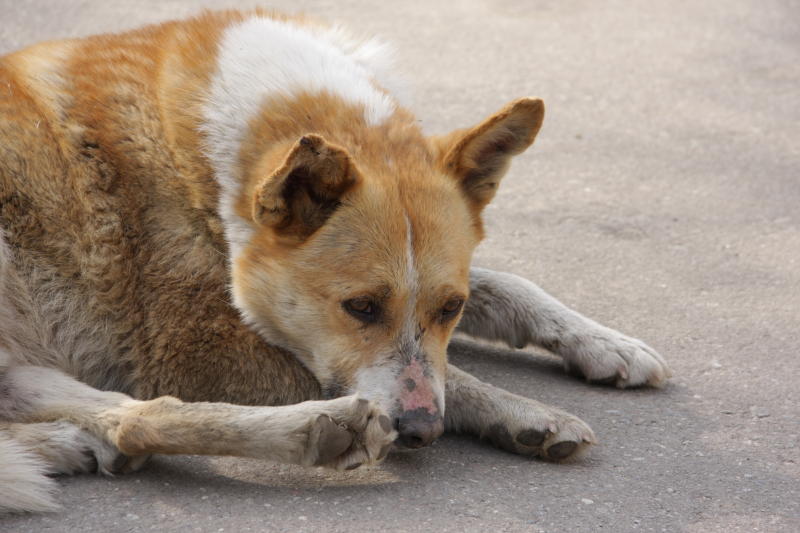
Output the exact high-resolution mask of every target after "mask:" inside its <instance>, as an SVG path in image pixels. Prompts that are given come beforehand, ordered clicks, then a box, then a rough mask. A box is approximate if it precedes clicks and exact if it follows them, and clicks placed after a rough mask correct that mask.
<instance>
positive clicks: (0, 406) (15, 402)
mask: <svg viewBox="0 0 800 533" xmlns="http://www.w3.org/2000/svg"><path fill="white" fill-rule="evenodd" d="M3 380H4V382H3V383H0V389H3V388H4V389H5V391H7V392H8V398H10V400H8V401H6V402H3V401H2V399H0V418H5V419H10V420H14V421H17V422H28V423H30V422H51V421H56V420H65V421H68V422H71V423H73V424H75V425H77V426H79V427H81V428H83V429H85V430H87V431H89V432H90V433H92V434H93V435H95V436H97V437H100V438H103V439H105V440H106V441H107V442H109V443H111V444H113V445H114V446H115V447H116V448H117V449H118V450H120V451H121V452H122V453H124V454H126V455H128V456H133V457H138V456H144V455H149V454H154V453H162V454H198V455H236V456H245V457H256V458H262V459H270V460H275V461H280V462H286V463H294V464H302V465H325V466H331V467H336V468H354V467H356V466H359V465H361V464H362V463H367V462H374V461H377V460H380V459H382V458H383V457H384V456H385V455H386V452H387V451H388V449H389V445H390V444H391V442H392V441H393V440H394V438H395V437H396V432H395V431H394V430H393V429H392V427H391V423H390V420H389V418H388V417H387V416H385V415H384V414H383V413H382V412H381V411H380V409H379V408H378V407H377V406H376V405H375V404H373V403H371V402H369V401H367V400H364V399H360V398H356V397H353V396H348V397H344V398H337V399H335V400H328V401H312V402H304V403H300V404H295V405H288V406H281V407H249V406H239V405H232V404H226V403H207V402H196V403H185V402H182V401H180V400H178V399H176V398H173V397H169V396H164V397H160V398H156V399H154V400H147V401H139V400H134V399H132V398H130V397H129V396H127V395H125V394H120V393H116V392H103V391H98V390H96V389H93V388H91V387H89V386H87V385H85V384H83V383H80V382H78V381H76V380H74V379H72V378H70V377H68V376H66V375H64V374H62V373H61V372H58V371H56V370H52V369H47V368H41V367H15V368H11V369H10V370H8V371H7V372H6V373H5V375H4V376H3Z"/></svg>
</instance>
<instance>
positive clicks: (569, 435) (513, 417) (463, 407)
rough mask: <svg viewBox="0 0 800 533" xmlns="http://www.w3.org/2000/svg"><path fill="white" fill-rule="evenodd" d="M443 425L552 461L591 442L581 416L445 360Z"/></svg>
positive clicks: (576, 453) (576, 452)
mask: <svg viewBox="0 0 800 533" xmlns="http://www.w3.org/2000/svg"><path fill="white" fill-rule="evenodd" d="M445 406H446V409H445V430H446V431H451V432H454V433H467V434H471V435H477V436H478V437H481V438H483V439H487V440H489V441H491V442H492V443H493V444H494V445H495V446H497V447H498V448H502V449H504V450H506V451H509V452H513V453H519V454H522V455H534V456H537V457H541V458H543V459H548V460H551V461H565V460H570V459H574V458H576V457H580V455H581V454H582V453H583V452H584V451H585V450H586V448H588V447H589V446H590V445H591V444H593V443H594V442H595V437H594V433H592V430H591V428H589V426H588V425H586V423H585V422H583V421H582V420H580V419H579V418H577V417H575V416H573V415H571V414H569V413H567V412H565V411H562V410H560V409H557V408H555V407H551V406H549V405H545V404H542V403H539V402H537V401H535V400H531V399H529V398H525V397H522V396H518V395H516V394H513V393H510V392H508V391H505V390H503V389H500V388H497V387H494V386H492V385H490V384H488V383H484V382H482V381H480V380H479V379H477V378H476V377H474V376H472V375H470V374H468V373H466V372H464V371H463V370H460V369H458V368H456V367H455V366H453V365H448V366H447V385H446V386H445Z"/></svg>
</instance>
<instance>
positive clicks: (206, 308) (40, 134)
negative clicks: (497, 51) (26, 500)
mask: <svg viewBox="0 0 800 533" xmlns="http://www.w3.org/2000/svg"><path fill="white" fill-rule="evenodd" d="M250 17H276V19H277V20H282V21H291V23H292V24H296V25H298V27H313V28H320V27H322V26H320V25H319V23H316V22H310V21H308V20H305V19H300V18H295V19H289V18H287V17H283V16H280V15H274V14H268V13H265V12H261V11H255V12H248V13H242V12H234V11H230V12H220V13H206V14H203V15H201V16H199V17H197V18H194V19H190V20H187V21H183V22H169V23H166V24H162V25H158V26H151V27H147V28H143V29H141V30H137V31H133V32H128V33H124V34H119V35H104V36H98V37H91V38H87V39H82V40H70V41H60V42H52V43H44V44H41V45H38V46H35V47H32V48H29V49H27V50H23V51H21V52H18V53H15V54H11V55H9V56H6V57H3V58H0V300H1V301H0V303H2V306H0V350H5V352H3V351H0V355H2V354H5V355H3V357H4V359H2V360H0V391H3V392H0V420H6V421H8V422H11V423H15V424H19V423H26V424H30V423H37V424H66V425H62V426H40V427H41V428H43V429H42V431H44V430H45V429H46V430H47V431H54V432H55V433H56V434H57V435H59V437H58V439H60V440H58V439H57V440H58V442H64V439H65V438H66V437H64V435H71V436H72V437H70V438H72V439H73V440H72V441H70V442H75V443H77V442H78V440H80V439H84V437H83V433H81V432H86V435H88V437H86V439H89V440H91V439H93V438H94V439H97V438H99V439H101V441H102V442H103V443H104V445H105V446H107V445H113V448H112V449H113V450H120V451H121V452H123V453H124V454H127V455H131V456H141V457H144V456H146V455H148V454H151V453H208V454H232V455H248V456H255V457H262V458H268V459H274V460H280V461H288V462H295V463H299V464H306V465H310V464H325V465H328V466H335V467H339V468H350V467H354V466H358V465H359V464H361V463H363V462H371V461H377V460H380V459H382V458H383V456H385V454H386V451H387V449H388V444H389V443H390V442H391V441H392V440H393V439H394V438H395V436H396V435H397V433H396V432H395V431H394V429H393V427H392V426H393V425H394V426H395V427H397V428H398V429H399V431H400V434H401V437H402V435H403V434H404V433H403V432H404V431H405V430H404V429H403V424H404V418H403V416H405V415H404V413H406V414H407V413H411V414H414V415H415V416H417V418H413V419H410V422H409V424H422V425H423V426H424V427H423V426H420V427H423V430H424V431H423V430H420V431H422V433H423V434H424V435H423V439H422V440H424V441H425V443H427V442H429V441H430V440H432V438H435V437H436V436H438V434H439V433H441V430H442V428H443V425H444V424H445V423H446V424H447V426H448V427H449V428H450V429H452V430H466V431H470V432H473V433H476V434H478V435H481V436H486V437H487V438H492V439H493V440H496V441H497V442H496V443H497V444H498V445H500V446H502V447H505V448H506V449H510V450H512V451H518V452H520V453H530V454H535V455H541V456H543V457H549V458H553V459H562V458H564V457H566V456H569V455H575V454H577V453H578V452H579V451H580V450H582V449H583V448H585V446H586V444H588V443H591V442H593V440H594V437H593V435H592V433H591V430H590V429H589V428H588V427H587V426H586V425H585V424H583V423H582V422H580V421H579V420H578V419H575V418H574V417H570V415H567V414H566V413H563V412H560V411H557V410H554V409H551V408H547V407H546V406H542V405H541V404H536V403H535V402H532V401H531V400H525V399H522V398H519V397H516V396H513V395H511V394H510V393H505V392H504V391H500V392H497V391H496V390H495V391H493V390H492V389H491V388H489V386H488V385H485V384H480V382H477V380H475V379H474V378H471V377H470V376H467V375H466V374H464V373H463V372H460V371H458V370H457V369H454V368H452V367H450V368H448V365H447V359H446V353H447V352H446V348H447V345H448V343H449V341H450V337H451V335H452V333H453V330H454V328H455V326H456V324H457V322H458V318H459V316H460V314H461V312H462V307H463V303H464V302H465V301H466V300H467V298H468V296H469V294H470V276H471V274H470V258H471V254H472V250H473V248H474V247H475V246H476V245H477V243H478V242H479V241H480V239H481V238H482V237H483V229H482V225H481V221H480V212H481V210H482V209H483V207H484V206H485V205H486V204H487V203H488V202H489V201H490V200H491V198H492V197H493V196H494V192H495V190H496V188H497V184H498V182H499V180H500V179H501V178H502V175H503V174H504V173H505V171H506V169H507V168H508V164H509V161H510V158H511V157H512V156H513V155H516V154H518V153H520V152H522V151H523V150H524V149H525V148H527V147H528V146H529V145H530V144H531V143H532V142H533V140H534V138H535V136H536V134H537V132H538V131H539V127H540V126H541V122H542V119H543V105H542V102H541V101H540V100H536V99H531V98H526V99H520V100H518V101H516V102H512V103H511V104H509V106H507V107H506V108H504V109H502V110H501V111H500V112H498V113H496V114H495V115H493V116H492V117H490V118H489V119H487V120H486V121H485V122H483V123H482V124H479V125H477V126H475V127H474V128H470V129H466V130H459V131H456V132H454V133H453V134H451V135H448V136H444V137H440V138H435V139H429V138H426V137H425V136H424V135H423V134H422V132H421V131H420V130H419V128H418V126H417V121H416V120H415V119H414V117H413V116H412V115H411V113H409V112H408V111H407V110H405V109H403V108H402V107H401V106H399V105H397V107H396V109H395V110H394V111H393V113H392V114H391V115H390V116H389V117H388V118H386V119H385V120H381V121H380V122H379V123H375V124H373V123H369V121H368V120H367V119H366V118H365V110H364V109H363V108H362V107H361V106H360V105H359V104H358V103H353V102H351V101H346V100H345V99H344V98H343V97H342V96H341V95H337V94H336V93H335V92H326V91H316V92H310V91H303V90H296V91H294V92H292V93H287V94H280V95H275V94H273V95H269V96H265V98H264V100H263V102H262V103H261V106H260V109H259V111H258V113H257V114H256V115H254V116H252V117H248V120H249V122H248V129H247V131H246V133H245V134H244V136H243V138H242V139H239V140H238V144H237V147H238V152H237V153H235V154H231V155H232V156H234V170H233V174H234V178H235V179H236V180H237V183H238V184H239V185H240V188H239V192H238V195H237V196H236V197H235V198H233V199H232V200H231V201H232V202H233V203H232V206H231V214H229V215H226V216H237V217H239V220H240V222H239V223H240V224H241V225H242V226H243V227H245V228H246V229H247V231H248V232H249V233H250V236H249V237H248V240H247V242H246V244H245V245H244V246H243V247H242V249H241V250H240V251H239V250H234V249H233V247H232V246H231V245H230V243H229V242H227V241H226V234H225V231H226V226H225V224H226V221H225V220H226V219H225V218H224V216H223V215H221V211H220V210H221V209H223V207H224V206H223V207H221V206H220V202H221V192H220V182H219V181H218V179H217V177H216V176H215V174H214V171H213V170H212V168H213V163H214V162H213V161H209V160H208V159H207V158H206V156H205V155H204V154H205V153H207V152H206V151H205V148H207V147H208V144H209V143H210V142H211V140H210V137H208V135H207V133H206V130H205V129H204V122H203V121H204V116H203V113H204V106H206V105H208V99H207V96H208V92H209V90H210V89H209V88H210V86H211V84H212V80H213V79H214V77H215V76H218V73H217V71H218V69H219V65H218V58H217V54H218V46H219V42H220V40H221V39H222V36H223V34H224V33H225V31H226V28H228V27H230V26H231V25H232V24H236V23H239V22H242V21H244V20H247V19H248V18H250ZM374 83H377V82H374ZM378 90H380V91H383V89H382V88H379V89H378ZM228 223H229V222H228ZM234 252H235V253H234ZM229 289H230V290H229ZM351 302H360V303H358V305H359V306H360V307H361V308H364V309H367V310H370V309H373V308H376V309H377V308H379V310H380V313H375V315H374V316H375V317H376V318H375V320H374V323H372V322H368V321H365V319H358V318H357V316H359V315H358V311H353V309H352V308H349V307H348V306H349V305H351ZM348 309H349V310H348ZM448 309H452V310H453V311H452V312H451V313H450V314H448V311H447V310H448ZM354 317H355V318H354ZM370 320H372V319H370ZM470 323H471V322H470ZM479 329H480V328H476V330H479ZM446 381H447V387H445V382H446ZM93 387H94V388H93ZM96 389H102V390H113V391H116V392H101V391H100V390H96ZM362 389H363V390H365V391H366V392H365V394H366V395H367V399H358V398H355V397H352V396H350V397H344V398H339V399H330V400H327V401H309V400H320V399H321V398H322V397H323V395H327V396H329V397H335V396H337V395H341V394H347V393H354V392H361V391H362ZM445 389H446V390H445ZM445 395H446V398H447V400H446V401H447V404H448V405H449V406H450V405H452V412H451V413H449V414H447V418H446V420H445V418H444V415H445V405H444V404H445V399H444V398H445ZM191 402H197V403H191ZM206 402H215V403H206ZM221 402H228V403H221ZM298 402H305V403H298ZM231 404H237V405H231ZM287 404H296V405H290V406H287V407H247V406H280V405H287ZM420 410H422V411H420ZM423 411H424V416H422V418H420V416H421V415H420V412H423ZM477 411H481V412H483V413H484V414H487V413H491V417H489V415H488V414H487V415H486V417H477V418H475V417H472V418H473V419H472V420H471V421H469V420H468V419H469V418H470V417H471V415H470V413H475V412H477ZM384 412H387V413H388V414H389V415H390V416H391V417H392V418H393V419H394V420H393V421H392V420H390V419H389V418H387V417H386V416H385V414H384ZM426 417H427V418H426ZM398 420H399V422H398ZM398 424H399V426H398ZM408 427H410V426H408ZM415 427H417V426H415ZM498 428H499V429H498ZM531 428H537V429H535V432H541V433H542V435H545V434H547V435H548V437H547V440H546V441H545V440H542V441H541V442H538V443H532V442H531V441H530V439H527V440H526V439H525V438H523V439H522V440H523V441H525V442H527V444H526V445H525V446H517V445H515V444H513V442H512V443H510V444H509V442H510V441H508V440H507V439H505V436H507V435H509V431H512V432H514V431H518V430H519V431H521V432H522V433H520V435H528V433H529V432H530V431H533V430H531ZM12 429H13V428H11V427H10V426H6V427H5V429H4V428H2V427H0V445H4V444H3V443H4V442H7V441H9V440H10V441H12V445H13V446H17V445H19V443H20V442H21V439H20V438H19V434H20V433H19V432H16V433H15V432H14V431H12ZM406 429H407V428H406ZM76 431H77V432H78V433H75V432H76ZM409 431H410V430H409ZM414 431H416V430H414ZM526 432H528V433H526ZM15 435H17V437H15ZM54 438H55V437H54ZM2 439H5V440H2ZM75 439H78V440H75ZM86 439H84V440H80V442H84V441H85V440H86ZM498 439H499V440H498ZM543 439H544V437H543ZM22 440H24V439H22ZM512 440H513V439H512ZM87 442H88V441H87ZM520 442H522V441H520ZM13 443H16V444H13ZM564 444H568V445H569V446H567V448H568V449H567V450H566V452H565V451H564V450H565V448H564V446H561V449H560V452H559V453H555V451H556V450H557V449H558V446H559V445H564ZM412 445H413V446H416V445H417V444H413V442H412ZM74 446H79V445H78V444H74ZM86 446H88V445H86ZM93 446H94V445H93ZM90 448H91V446H90ZM48 449H49V448H48ZM42 450H44V449H42ZM42 450H40V453H39V456H40V460H41V461H43V463H42V464H50V465H51V466H53V468H55V469H56V471H58V468H61V469H62V470H64V471H67V470H69V471H75V470H81V469H85V468H84V466H80V465H73V464H72V463H74V461H72V463H70V461H68V460H67V459H63V460H58V459H54V457H56V456H57V455H54V453H55V452H52V450H51V451H46V450H45V451H42ZM92 450H93V453H94V455H95V456H96V457H97V459H96V460H97V463H98V464H99V465H100V470H109V471H110V470H113V469H112V468H111V466H108V465H107V464H106V463H108V461H109V460H107V459H101V458H99V456H100V455H103V454H105V455H103V456H104V457H105V456H106V455H108V456H109V457H111V456H113V454H111V455H109V454H107V453H105V452H102V453H101V451H100V448H98V446H94V448H92ZM26 453H27V452H26ZM48 453H49V454H50V455H48ZM26 457H28V456H26ZM59 457H61V456H59ZM64 457H66V455H64ZM26 460H27V459H26ZM112 462H114V461H112ZM123 462H124V461H123ZM56 463H58V464H56ZM139 463H141V460H137V461H131V462H129V463H126V464H127V466H125V467H124V468H127V469H131V468H133V467H132V466H131V465H133V464H136V465H138V464H139ZM59 465H60V466H59ZM65 465H66V466H65ZM0 468H3V464H0ZM31 468H32V470H31V472H32V474H31V475H34V474H35V473H36V472H44V471H48V470H47V468H44V467H42V468H40V469H39V470H37V468H38V467H36V466H35V465H34V466H32V467H31ZM53 468H51V469H50V470H49V471H53ZM31 479H33V478H31ZM40 488H41V490H40V491H39V493H38V494H39V496H37V497H38V498H39V499H38V500H37V501H38V502H39V503H35V502H34V503H31V504H30V505H28V506H27V507H25V506H19V505H17V507H16V508H23V509H24V508H28V509H38V508H42V507H44V506H46V505H47V504H48V503H47V502H48V501H49V500H48V499H47V493H48V492H47V491H48V488H49V487H48V486H46V483H44V484H42V485H41V487H40ZM2 496H3V495H2V493H0V506H2V505H4V503H3V501H2ZM8 501H11V500H8ZM31 501H32V502H33V500H31ZM42 502H44V503H42ZM6 506H7V507H12V508H13V507H14V504H13V502H12V503H7V504H6Z"/></svg>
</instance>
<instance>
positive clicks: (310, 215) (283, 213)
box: [252, 134, 361, 239]
mask: <svg viewBox="0 0 800 533" xmlns="http://www.w3.org/2000/svg"><path fill="white" fill-rule="evenodd" d="M360 180H361V178H360V175H359V173H358V170H357V169H356V167H355V165H354V164H353V162H352V160H351V158H350V155H349V154H348V153H347V151H345V149H344V148H341V147H339V146H336V145H334V144H331V143H329V142H328V141H326V140H325V139H324V138H323V137H321V136H319V135H313V134H309V135H304V136H303V137H301V138H300V139H299V140H298V141H297V142H296V143H295V144H294V145H293V146H292V148H291V149H290V150H289V152H288V154H287V155H286V158H285V160H284V161H283V163H282V164H281V165H280V166H279V168H278V169H277V170H275V171H274V172H273V173H272V174H270V175H269V176H267V177H266V178H264V179H263V180H262V181H261V182H260V183H259V184H258V185H257V186H256V188H255V193H254V198H253V213H252V214H253V220H254V221H255V222H257V223H259V224H262V225H264V226H270V227H272V228H274V229H275V230H276V231H278V232H281V233H283V234H286V235H290V236H294V237H299V238H301V239H304V238H307V237H308V236H310V235H311V234H312V233H314V232H315V231H316V230H317V229H319V228H320V227H321V226H322V225H323V224H324V223H325V221H326V220H327V219H328V218H329V217H330V216H331V215H332V214H333V212H334V211H335V210H336V208H337V207H339V199H340V198H341V196H342V195H343V194H344V193H345V192H347V191H348V190H350V189H351V188H352V187H353V186H355V185H356V184H357V183H358V182H360Z"/></svg>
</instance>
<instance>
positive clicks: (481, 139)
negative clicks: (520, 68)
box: [434, 98, 544, 211]
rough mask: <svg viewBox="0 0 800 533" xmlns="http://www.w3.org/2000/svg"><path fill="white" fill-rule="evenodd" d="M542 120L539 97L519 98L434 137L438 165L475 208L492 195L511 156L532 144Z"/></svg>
mask: <svg viewBox="0 0 800 533" xmlns="http://www.w3.org/2000/svg"><path fill="white" fill-rule="evenodd" d="M543 119H544V103H543V102H542V101H541V100H540V99H538V98H521V99H519V100H515V101H513V102H511V103H510V104H508V105H507V106H506V107H504V108H503V109H501V110H500V111H498V112H497V113H495V114H494V115H492V116H491V117H489V118H488V119H486V120H484V121H483V122H482V123H480V124H478V125H477V126H475V127H473V128H471V129H465V130H457V131H454V132H452V133H450V134H449V135H445V136H443V137H439V138H436V139H434V144H435V145H436V146H437V149H438V152H439V161H440V165H441V166H442V168H443V170H444V171H445V172H446V173H448V174H451V175H453V176H454V177H455V178H456V179H457V180H458V181H459V182H460V184H461V187H462V190H463V191H464V193H465V194H466V196H467V198H468V199H469V200H470V202H471V203H472V205H473V207H474V208H475V209H476V210H477V211H480V210H481V209H483V207H484V206H485V205H486V204H488V203H489V202H490V201H491V199H492V198H493V197H494V195H495V192H496V191H497V185H498V184H499V183H500V180H501V179H502V177H503V175H504V174H505V173H506V171H507V170H508V166H509V164H510V163H511V158H512V157H513V156H515V155H517V154H520V153H522V152H524V151H525V149H526V148H528V147H529V146H530V145H531V144H533V140H534V139H535V138H536V134H537V133H539V129H540V128H541V126H542V120H543Z"/></svg>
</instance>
